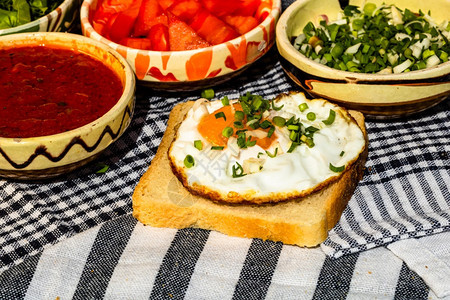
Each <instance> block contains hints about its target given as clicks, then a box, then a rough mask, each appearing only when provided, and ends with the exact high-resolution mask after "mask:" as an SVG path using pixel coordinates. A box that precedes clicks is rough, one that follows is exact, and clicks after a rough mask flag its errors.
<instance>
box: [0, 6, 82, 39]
mask: <svg viewBox="0 0 450 300" xmlns="http://www.w3.org/2000/svg"><path fill="white" fill-rule="evenodd" d="M80 4H81V1H80V0H65V1H64V2H63V3H61V5H59V6H58V7H57V8H56V9H55V10H53V11H51V12H50V13H49V14H47V15H45V16H43V17H41V18H39V19H37V20H34V21H31V22H29V23H26V24H23V25H20V26H16V27H12V28H8V29H0V36H1V35H8V34H13V33H22V32H45V31H56V32H58V31H59V32H66V31H70V30H71V29H72V27H73V26H74V25H75V24H76V21H77V20H78V19H77V18H78V15H79V11H80Z"/></svg>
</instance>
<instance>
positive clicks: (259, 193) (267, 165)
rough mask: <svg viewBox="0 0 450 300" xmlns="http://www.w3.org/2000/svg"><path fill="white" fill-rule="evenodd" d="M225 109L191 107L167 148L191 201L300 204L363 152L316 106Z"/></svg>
mask: <svg viewBox="0 0 450 300" xmlns="http://www.w3.org/2000/svg"><path fill="white" fill-rule="evenodd" d="M227 102H228V101H220V100H216V101H206V100H205V99H199V100H198V101H196V102H195V103H194V105H193V106H192V108H191V109H190V110H189V111H188V113H187V115H186V117H185V119H184V120H183V122H182V123H181V124H180V126H179V128H178V131H177V134H176V136H175V138H174V140H173V142H172V144H171V146H170V149H169V152H168V157H169V161H170V163H171V167H172V170H173V171H174V173H175V175H176V176H177V177H178V178H179V179H180V180H181V182H182V183H183V185H184V186H185V187H186V188H187V189H188V190H189V191H190V192H191V193H193V194H197V195H201V196H204V197H207V198H210V199H212V200H216V201H225V202H229V203H240V202H250V203H258V204H260V203H267V202H279V201H285V200H290V199H295V198H299V197H303V196H306V195H308V194H310V193H312V192H314V191H316V190H318V189H320V188H322V187H324V186H325V185H327V184H328V183H330V182H333V181H334V180H336V179H337V178H339V176H340V174H342V172H344V171H345V170H346V169H347V168H349V167H350V166H351V164H352V163H354V162H355V161H356V160H357V159H358V157H359V155H360V154H361V153H362V152H363V150H364V149H365V147H366V140H365V137H364V134H363V132H362V131H361V129H360V128H359V127H358V125H357V123H356V121H355V120H354V119H353V118H352V117H351V116H350V115H349V114H348V112H347V111H346V110H345V109H343V108H341V107H339V106H337V105H335V104H332V103H330V102H328V101H326V100H323V99H313V100H309V99H307V98H306V97H305V96H304V94H303V93H290V94H282V95H280V96H278V97H277V98H276V99H274V100H273V101H268V100H263V99H262V98H261V97H259V96H254V95H249V94H247V96H244V97H241V98H240V99H239V100H236V101H229V103H227Z"/></svg>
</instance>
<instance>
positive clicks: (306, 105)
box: [298, 103, 308, 112]
mask: <svg viewBox="0 0 450 300" xmlns="http://www.w3.org/2000/svg"><path fill="white" fill-rule="evenodd" d="M298 108H299V109H300V111H301V112H304V111H305V110H307V109H308V104H307V103H302V104H300V105H299V106H298Z"/></svg>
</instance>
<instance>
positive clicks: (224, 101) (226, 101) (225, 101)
mask: <svg viewBox="0 0 450 300" xmlns="http://www.w3.org/2000/svg"><path fill="white" fill-rule="evenodd" d="M221 101H222V105H223V106H227V105H230V100H228V97H227V96H225V97H223V98H222V99H221Z"/></svg>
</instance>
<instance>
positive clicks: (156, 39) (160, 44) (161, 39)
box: [148, 24, 170, 51]
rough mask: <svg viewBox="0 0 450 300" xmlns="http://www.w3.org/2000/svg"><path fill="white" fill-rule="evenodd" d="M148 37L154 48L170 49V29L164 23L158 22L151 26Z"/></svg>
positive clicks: (157, 49)
mask: <svg viewBox="0 0 450 300" xmlns="http://www.w3.org/2000/svg"><path fill="white" fill-rule="evenodd" d="M148 38H149V39H150V42H151V44H152V50H155V51H169V50H170V47H169V29H168V28H167V26H166V25H164V24H156V25H153V26H152V28H150V31H149V33H148Z"/></svg>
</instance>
